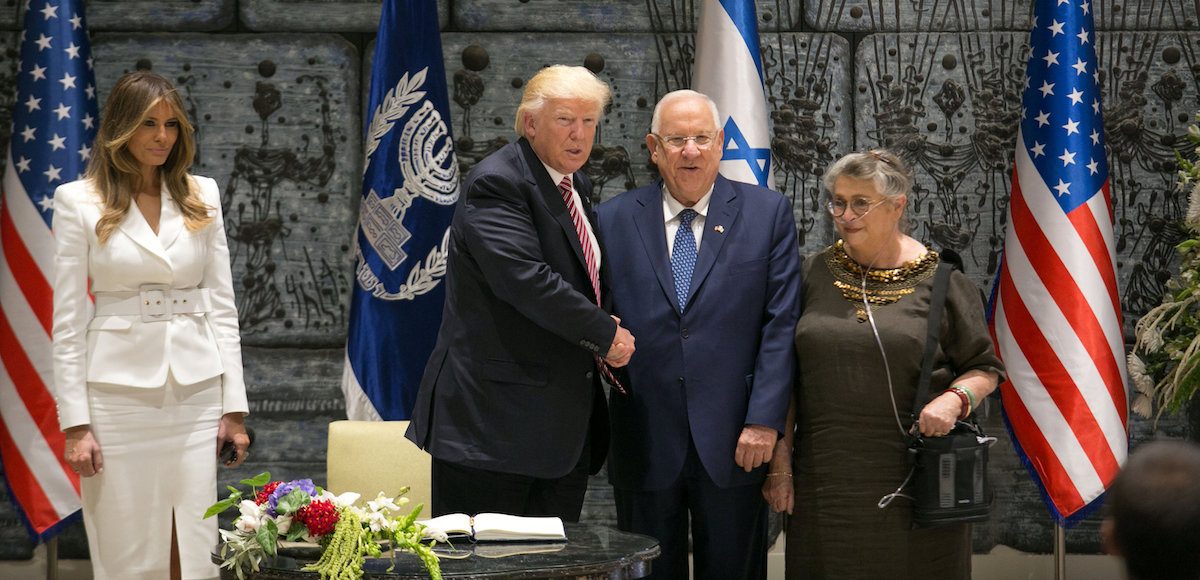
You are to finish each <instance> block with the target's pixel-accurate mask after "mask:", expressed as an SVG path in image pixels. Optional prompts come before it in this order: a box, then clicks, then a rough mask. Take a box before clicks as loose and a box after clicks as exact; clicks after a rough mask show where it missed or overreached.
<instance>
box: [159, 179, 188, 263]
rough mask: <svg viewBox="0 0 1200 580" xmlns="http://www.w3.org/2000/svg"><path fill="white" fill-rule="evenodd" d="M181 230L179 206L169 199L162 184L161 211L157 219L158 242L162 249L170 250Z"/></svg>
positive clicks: (168, 194) (181, 222)
mask: <svg viewBox="0 0 1200 580" xmlns="http://www.w3.org/2000/svg"><path fill="white" fill-rule="evenodd" d="M182 229H183V214H182V213H180V211H179V206H178V205H177V204H176V203H175V200H174V199H172V198H171V194H170V193H169V192H168V191H167V186H166V185H165V184H164V185H163V188H162V211H161V213H160V214H159V217H158V240H159V243H160V244H161V245H162V247H163V248H170V247H171V244H174V243H175V239H176V238H178V237H179V232H180V230H182Z"/></svg>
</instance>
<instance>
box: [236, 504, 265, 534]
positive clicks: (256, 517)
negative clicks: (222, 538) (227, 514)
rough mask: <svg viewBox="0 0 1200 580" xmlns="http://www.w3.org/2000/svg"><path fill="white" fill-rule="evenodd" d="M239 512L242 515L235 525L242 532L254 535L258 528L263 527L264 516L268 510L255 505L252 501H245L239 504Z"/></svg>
mask: <svg viewBox="0 0 1200 580" xmlns="http://www.w3.org/2000/svg"><path fill="white" fill-rule="evenodd" d="M238 511H240V512H241V513H242V515H241V516H238V519H237V521H235V522H234V523H233V525H234V526H235V527H236V528H237V529H238V530H239V531H242V532H246V533H254V532H256V531H258V527H259V526H261V525H262V518H263V514H264V513H266V510H265V509H263V506H260V505H258V504H256V503H254V500H252V499H244V500H242V503H239V504H238Z"/></svg>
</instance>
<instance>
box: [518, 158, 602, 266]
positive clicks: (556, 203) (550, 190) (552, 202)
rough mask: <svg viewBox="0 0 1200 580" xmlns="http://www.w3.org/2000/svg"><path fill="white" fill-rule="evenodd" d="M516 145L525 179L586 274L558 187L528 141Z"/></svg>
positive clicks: (574, 232)
mask: <svg viewBox="0 0 1200 580" xmlns="http://www.w3.org/2000/svg"><path fill="white" fill-rule="evenodd" d="M517 143H519V144H520V145H521V154H522V156H523V157H525V166H526V167H525V170H526V177H525V178H526V179H527V180H528V181H529V182H530V183H532V184H533V185H534V186H536V187H537V190H538V191H539V192H541V194H542V203H544V204H545V205H546V209H547V211H549V212H550V215H551V216H553V217H554V221H556V222H558V225H559V226H562V229H563V234H564V235H566V236H567V242H568V244H570V246H571V250H572V251H574V252H575V258H576V259H577V260H579V263H580V265H582V266H583V270H584V271H585V272H586V271H587V260H585V259H584V257H583V246H581V245H580V240H579V234H578V233H577V232H576V231H575V222H573V221H571V213H570V212H569V211H567V204H566V203H564V202H563V198H562V194H560V193H559V192H558V185H557V184H555V183H552V182H551V181H550V174H549V173H547V172H546V168H545V167H543V166H542V160H541V159H538V156H537V153H534V151H533V147H532V146H531V145H530V144H529V141H528V140H526V139H525V138H524V137H522V138H521V139H520V140H519V141H517ZM571 179H572V181H574V180H575V176H574V175H573V176H571ZM580 197H583V196H580ZM588 286H589V289H590V286H591V285H590V284H588Z"/></svg>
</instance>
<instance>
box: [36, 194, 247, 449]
mask: <svg viewBox="0 0 1200 580" xmlns="http://www.w3.org/2000/svg"><path fill="white" fill-rule="evenodd" d="M192 180H193V185H194V186H195V187H199V189H200V193H201V199H202V200H203V201H204V203H205V204H207V205H208V206H209V207H210V208H211V210H210V215H212V216H213V220H212V221H211V222H209V224H208V225H206V226H205V227H203V228H201V229H200V230H198V231H194V232H193V231H189V230H188V229H187V227H185V225H184V222H183V215H182V214H181V213H180V211H179V207H178V206H177V205H176V203H175V201H174V200H172V199H171V197H170V194H169V193H168V192H167V190H166V188H165V187H164V188H163V192H162V215H161V217H160V219H159V230H158V234H157V235H156V234H155V233H154V231H153V230H151V229H150V225H149V224H148V223H147V222H146V219H145V218H144V217H143V216H142V213H141V212H140V211H138V209H137V207H136V206H133V205H131V206H130V209H129V212H128V213H127V214H126V215H125V219H124V220H123V221H122V222H121V224H120V226H119V228H118V229H117V230H116V231H114V232H113V233H112V235H111V236H110V237H109V238H108V241H107V242H106V243H104V244H100V243H99V240H98V239H97V237H96V222H97V221H98V220H99V219H100V214H101V209H102V208H101V205H102V204H101V200H100V197H99V195H98V194H97V193H96V191H95V190H94V188H93V187H92V184H91V182H90V181H89V180H86V179H85V180H80V181H74V182H71V183H67V184H64V185H62V186H60V187H58V189H57V190H56V191H55V193H54V221H53V230H54V238H55V248H56V252H55V273H54V324H53V331H52V332H53V337H54V396H55V400H56V401H57V403H58V416H59V417H58V418H59V424H60V427H61V428H62V429H67V428H68V427H74V426H77V425H85V424H89V423H90V422H91V418H90V412H89V405H88V396H87V383H89V382H100V383H112V384H117V385H125V386H131V387H144V388H158V387H162V386H164V385H165V384H166V381H167V373H168V372H170V373H171V375H173V376H174V378H175V380H176V381H178V382H179V383H180V384H183V385H189V384H194V383H197V382H199V381H202V380H204V379H208V378H211V377H215V376H218V375H220V376H221V386H222V392H223V394H222V403H223V408H222V413H232V412H243V413H244V412H247V411H248V410H249V408H248V405H247V402H246V387H245V383H244V382H243V379H242V352H241V340H240V338H239V335H238V318H237V307H236V305H235V303H234V297H233V283H232V274H231V272H230V266H229V246H228V242H227V241H226V239H225V225H224V222H223V221H222V216H221V199H220V191H219V190H218V189H217V183H216V182H215V181H213V180H212V179H209V178H207V177H195V176H193V177H192ZM89 284H90V286H89ZM146 285H165V286H168V287H170V288H171V289H180V290H187V289H194V288H208V289H209V290H208V293H209V297H210V301H211V305H212V307H211V310H210V311H209V312H207V313H189V314H175V315H173V316H169V317H168V318H167V319H166V320H162V321H151V322H145V321H143V319H142V316H141V315H140V314H133V315H120V316H93V312H94V308H93V305H92V299H91V297H90V296H89V294H88V293H89V289H90V291H91V292H93V293H96V294H97V295H100V293H103V292H138V291H139V290H141V289H143V287H144V286H146Z"/></svg>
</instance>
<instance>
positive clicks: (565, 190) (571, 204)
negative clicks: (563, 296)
mask: <svg viewBox="0 0 1200 580" xmlns="http://www.w3.org/2000/svg"><path fill="white" fill-rule="evenodd" d="M558 192H559V193H561V194H562V198H563V203H564V204H566V206H567V212H568V213H570V214H571V222H572V223H574V224H575V234H576V235H577V236H579V246H580V247H581V248H583V261H584V264H585V265H587V271H588V278H589V279H590V280H591V282H592V292H593V294H595V296H596V305H597V306H599V305H600V264H599V260H597V259H596V251H595V249H594V247H593V245H592V236H591V234H590V233H589V232H588V227H587V222H585V221H584V217H583V211H581V210H580V208H579V204H578V203H575V196H574V195H572V194H571V176H570V175H568V176H566V177H563V178H562V181H560V182H559V183H558ZM595 358H596V368H597V369H599V370H600V374H601V375H603V376H604V379H605V380H607V381H608V384H610V385H612V386H613V388H614V389H616V390H617V391H618V392H620V393H621V394H625V387H624V386H623V385H622V384H621V382H620V381H618V380H617V378H616V377H614V376H613V373H612V369H610V368H608V363H606V362H604V359H602V358H600V357H599V356H598V355H595Z"/></svg>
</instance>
